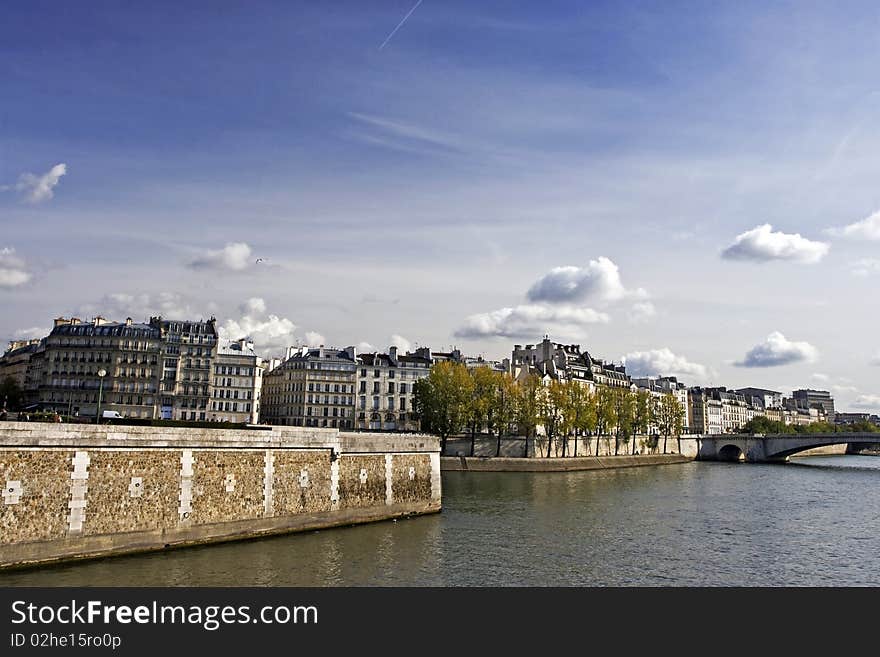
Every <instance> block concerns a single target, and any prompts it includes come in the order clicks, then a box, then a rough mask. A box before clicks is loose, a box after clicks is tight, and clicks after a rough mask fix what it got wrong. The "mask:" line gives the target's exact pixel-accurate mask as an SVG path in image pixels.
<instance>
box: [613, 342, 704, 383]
mask: <svg viewBox="0 0 880 657" xmlns="http://www.w3.org/2000/svg"><path fill="white" fill-rule="evenodd" d="M621 362H622V363H623V364H624V365H626V370H627V373H628V374H629V375H630V376H675V377H678V378H679V379H688V378H691V379H698V380H700V381H703V380H705V379H706V378H707V376H708V374H709V372H708V370H707V369H706V367H705V366H704V365H700V364H699V363H692V362H691V361H689V360H688V359H687V358H685V357H684V356H678V355H676V354H674V353H673V352H672V350H670V349H669V348H668V347H663V348H662V349H652V350H650V351H633V352H631V353H628V354H627V355H626V356H624V357H623V358H621Z"/></svg>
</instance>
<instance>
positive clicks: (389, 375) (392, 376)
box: [388, 370, 394, 379]
mask: <svg viewBox="0 0 880 657" xmlns="http://www.w3.org/2000/svg"><path fill="white" fill-rule="evenodd" d="M388 378H389V379H393V378H394V370H388Z"/></svg>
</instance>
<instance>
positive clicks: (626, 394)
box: [614, 388, 634, 456]
mask: <svg viewBox="0 0 880 657" xmlns="http://www.w3.org/2000/svg"><path fill="white" fill-rule="evenodd" d="M633 401H634V399H633V394H632V392H630V391H629V390H627V389H625V388H615V389H614V424H615V425H616V426H615V429H616V430H615V432H614V455H615V456H617V454H618V452H619V450H620V436H621V434H622V435H623V438H624V442H626V441H627V439H628V437H629V433H630V432H631V431H632V425H633Z"/></svg>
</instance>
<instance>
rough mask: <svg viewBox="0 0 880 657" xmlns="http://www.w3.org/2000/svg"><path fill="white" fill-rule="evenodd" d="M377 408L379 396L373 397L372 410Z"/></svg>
mask: <svg viewBox="0 0 880 657" xmlns="http://www.w3.org/2000/svg"><path fill="white" fill-rule="evenodd" d="M377 408H379V398H378V397H373V410H376V409H377Z"/></svg>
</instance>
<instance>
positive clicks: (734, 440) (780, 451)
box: [697, 433, 880, 463]
mask: <svg viewBox="0 0 880 657" xmlns="http://www.w3.org/2000/svg"><path fill="white" fill-rule="evenodd" d="M843 444H850V445H872V444H873V445H876V444H880V433H801V434H790V433H774V434H769V433H768V434H764V435H761V434H755V435H746V434H718V435H705V436H699V437H698V438H697V445H698V452H697V460H698V461H746V462H748V463H785V462H786V461H788V457H789V456H791V455H792V454H797V453H798V452H803V451H806V450H808V449H813V448H814V447H825V446H827V445H843Z"/></svg>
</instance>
